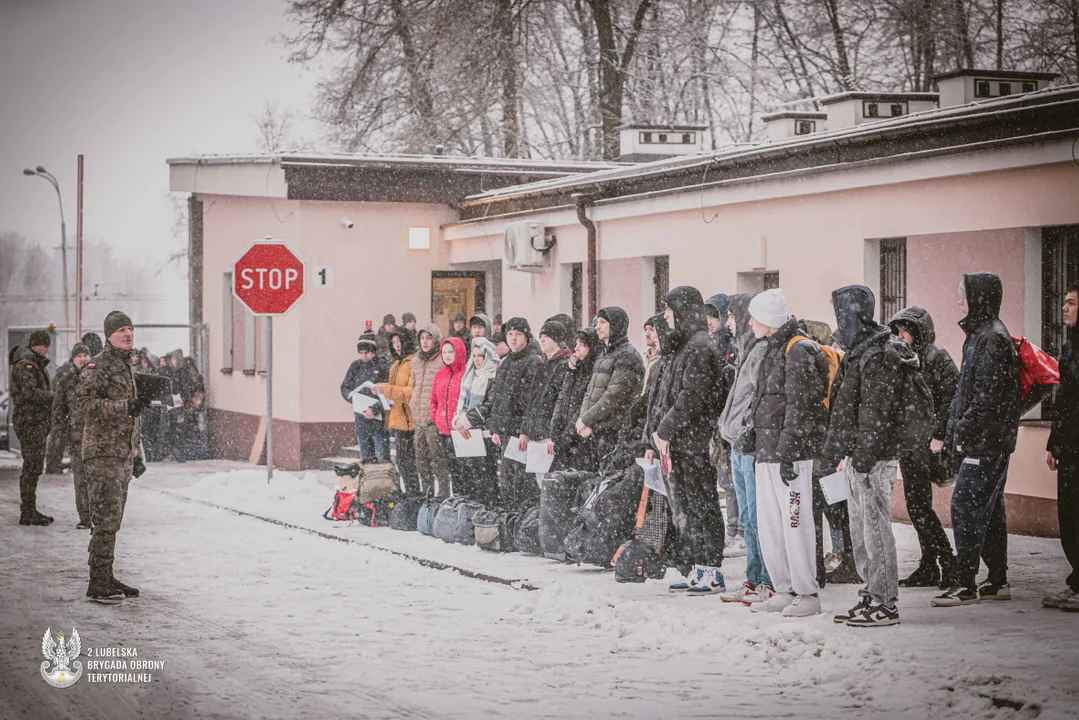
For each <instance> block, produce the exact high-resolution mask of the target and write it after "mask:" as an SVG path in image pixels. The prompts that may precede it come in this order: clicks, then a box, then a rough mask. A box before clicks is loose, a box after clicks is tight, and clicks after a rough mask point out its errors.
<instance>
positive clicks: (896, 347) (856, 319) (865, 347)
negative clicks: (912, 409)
mask: <svg viewBox="0 0 1079 720" xmlns="http://www.w3.org/2000/svg"><path fill="white" fill-rule="evenodd" d="M832 306H833V307H834V308H835V314H836V320H837V321H838V329H837V330H836V336H837V337H838V338H841V341H847V342H851V341H853V342H854V343H855V344H854V345H853V346H852V347H851V346H847V347H845V348H844V349H846V350H847V354H846V355H845V356H844V358H843V360H842V362H840V363H839V372H838V373H836V376H835V380H834V381H833V382H832V393H831V400H830V402H829V405H830V407H831V416H830V417H829V419H828V436H827V440H826V441H825V444H824V454H823V457H824V460H825V464H826V465H827V466H828V467H835V466H836V465H838V464H839V461H840V460H842V459H843V458H845V457H850V458H851V461H852V462H853V464H854V469H855V470H857V471H858V472H860V473H868V472H869V471H870V470H872V469H873V466H874V465H875V464H877V463H878V462H881V461H884V460H895V459H897V458H898V457H899V437H898V432H897V424H898V422H900V421H901V418H900V417H899V398H898V397H897V394H896V389H897V387H898V386H899V383H900V377H899V373H900V372H901V366H902V364H903V363H913V364H917V363H918V358H917V356H916V355H915V354H914V350H913V349H912V348H910V347H908V346H907V345H906V343H904V342H903V341H902V340H900V339H898V338H897V337H895V336H894V335H892V331H891V330H890V329H889V328H887V327H885V326H884V325H881V324H880V323H878V322H876V321H875V320H874V319H873V316H874V309H875V308H876V302H875V300H874V298H873V293H872V292H870V290H869V288H867V287H865V286H864V285H850V286H847V287H844V288H840V289H839V290H836V291H835V292H833V293H832Z"/></svg>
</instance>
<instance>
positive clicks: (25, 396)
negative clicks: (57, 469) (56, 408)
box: [11, 347, 53, 436]
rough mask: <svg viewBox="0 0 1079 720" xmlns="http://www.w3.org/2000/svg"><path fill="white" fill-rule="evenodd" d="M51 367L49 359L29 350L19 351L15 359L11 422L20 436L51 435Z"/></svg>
mask: <svg viewBox="0 0 1079 720" xmlns="http://www.w3.org/2000/svg"><path fill="white" fill-rule="evenodd" d="M48 366H49V358H47V357H45V356H44V355H39V354H38V353H37V352H35V351H33V350H31V349H30V348H28V347H22V348H18V349H16V351H15V352H14V354H13V356H12V357H11V400H12V402H13V404H14V408H13V410H12V413H11V421H12V425H14V426H15V432H17V433H18V434H19V435H24V436H29V435H31V434H39V435H42V436H45V435H47V434H48V433H49V424H50V422H51V419H52V400H53V394H52V388H51V384H50V382H49V373H48V370H46V368H47V367H48Z"/></svg>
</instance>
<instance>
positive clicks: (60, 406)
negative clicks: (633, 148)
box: [49, 362, 82, 443]
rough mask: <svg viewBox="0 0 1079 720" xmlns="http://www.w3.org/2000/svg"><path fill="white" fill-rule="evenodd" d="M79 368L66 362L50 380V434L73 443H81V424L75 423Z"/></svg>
mask: <svg viewBox="0 0 1079 720" xmlns="http://www.w3.org/2000/svg"><path fill="white" fill-rule="evenodd" d="M79 372H80V371H79V368H77V367H75V363H72V362H67V363H64V364H63V365H61V366H60V369H59V370H57V371H56V377H54V378H53V379H52V387H53V396H52V429H51V430H49V433H50V434H53V435H57V436H66V437H69V438H71V440H72V441H73V442H76V443H81V442H82V423H80V422H76V417H77V413H76V412H75V389H76V388H77V387H78V386H79Z"/></svg>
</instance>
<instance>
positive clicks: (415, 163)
mask: <svg viewBox="0 0 1079 720" xmlns="http://www.w3.org/2000/svg"><path fill="white" fill-rule="evenodd" d="M166 162H167V163H168V164H169V165H244V164H251V165H260V164H277V165H282V166H286V165H291V166H297V167H299V166H309V167H366V168H376V169H393V170H413V169H447V170H452V171H453V172H459V173H490V172H498V173H526V174H530V175H532V174H535V175H565V174H566V173H569V172H588V171H590V170H599V169H604V168H611V167H617V166H618V165H619V163H613V162H596V161H592V160H533V159H529V158H488V157H469V156H460V155H408V154H398V155H369V154H360V153H301V152H289V151H282V152H277V153H268V154H267V153H239V154H230V155H194V156H191V157H178V158H169V159H168V160H166Z"/></svg>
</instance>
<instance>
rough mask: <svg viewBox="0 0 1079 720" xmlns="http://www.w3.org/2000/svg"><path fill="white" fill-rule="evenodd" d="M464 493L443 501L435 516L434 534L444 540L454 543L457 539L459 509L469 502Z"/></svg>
mask: <svg viewBox="0 0 1079 720" xmlns="http://www.w3.org/2000/svg"><path fill="white" fill-rule="evenodd" d="M467 501H468V498H467V497H466V496H464V495H454V496H453V497H449V498H446V499H445V500H443V501H442V505H440V506H439V508H438V515H436V516H435V526H434V530H435V531H434V536H435V537H436V538H438V539H439V540H441V541H442V542H448V543H453V542H456V540H457V509H458V508H459V507H460V505H461V503H464V502H467Z"/></svg>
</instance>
